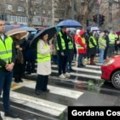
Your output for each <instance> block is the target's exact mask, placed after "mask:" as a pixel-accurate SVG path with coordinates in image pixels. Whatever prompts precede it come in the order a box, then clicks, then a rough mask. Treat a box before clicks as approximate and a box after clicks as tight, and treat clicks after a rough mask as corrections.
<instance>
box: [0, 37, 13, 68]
mask: <svg viewBox="0 0 120 120" xmlns="http://www.w3.org/2000/svg"><path fill="white" fill-rule="evenodd" d="M12 46H13V40H12V38H11V37H7V38H6V39H5V40H4V41H3V40H1V39H0V59H1V60H3V61H5V62H6V64H7V63H11V61H12ZM0 67H1V66H0Z"/></svg>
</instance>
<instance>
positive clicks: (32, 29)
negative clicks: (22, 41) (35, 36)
mask: <svg viewBox="0 0 120 120" xmlns="http://www.w3.org/2000/svg"><path fill="white" fill-rule="evenodd" d="M20 28H21V30H26V31H28V32H32V31H37V30H36V29H35V28H33V27H20Z"/></svg>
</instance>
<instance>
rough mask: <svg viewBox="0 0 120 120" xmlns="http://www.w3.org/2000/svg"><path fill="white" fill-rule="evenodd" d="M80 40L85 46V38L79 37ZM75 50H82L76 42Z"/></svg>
mask: <svg viewBox="0 0 120 120" xmlns="http://www.w3.org/2000/svg"><path fill="white" fill-rule="evenodd" d="M80 39H81V40H82V43H83V44H86V42H85V38H82V37H80ZM76 48H77V49H84V47H83V46H81V45H80V44H78V43H77V42H76Z"/></svg>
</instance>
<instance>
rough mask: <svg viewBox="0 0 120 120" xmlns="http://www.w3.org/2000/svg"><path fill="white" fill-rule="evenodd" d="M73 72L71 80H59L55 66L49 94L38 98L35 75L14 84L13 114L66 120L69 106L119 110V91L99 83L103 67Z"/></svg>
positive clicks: (38, 119)
mask: <svg viewBox="0 0 120 120" xmlns="http://www.w3.org/2000/svg"><path fill="white" fill-rule="evenodd" d="M74 70H75V71H74V72H73V73H72V74H71V77H70V78H67V79H60V78H58V75H57V72H56V71H57V69H56V66H53V73H52V75H51V76H50V78H49V86H48V88H49V89H50V93H42V94H41V95H39V96H38V95H36V94H35V91H34V88H35V80H36V77H37V76H36V74H35V73H34V74H30V75H26V76H25V80H24V82H23V83H20V84H16V83H13V85H12V92H11V102H12V108H13V110H14V111H15V112H17V113H18V114H19V116H20V119H21V120H67V107H68V106H120V91H119V90H117V89H115V88H114V87H113V86H112V85H111V83H107V82H105V81H103V80H101V79H100V74H101V72H100V66H88V69H87V68H84V69H83V68H82V69H81V68H80V69H79V68H74ZM81 71H82V72H81ZM93 78H94V79H93ZM1 109H2V106H1V102H0V110H1ZM20 119H18V120H20ZM6 120H7V119H6ZM8 120H10V119H9V118H8ZM16 120H17V119H16Z"/></svg>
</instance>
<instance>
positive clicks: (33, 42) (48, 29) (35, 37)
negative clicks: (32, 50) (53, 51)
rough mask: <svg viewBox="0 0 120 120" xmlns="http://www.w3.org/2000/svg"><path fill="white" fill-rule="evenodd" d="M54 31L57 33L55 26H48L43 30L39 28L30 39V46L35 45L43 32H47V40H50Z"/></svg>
mask: <svg viewBox="0 0 120 120" xmlns="http://www.w3.org/2000/svg"><path fill="white" fill-rule="evenodd" d="M56 33H57V30H56V28H55V27H48V28H46V29H44V30H41V31H39V32H38V33H37V34H36V35H35V36H34V38H33V39H32V40H31V42H30V46H36V44H37V42H38V41H39V39H40V38H41V37H42V36H43V34H48V40H50V39H51V38H52V37H54V35H55V34H56Z"/></svg>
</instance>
